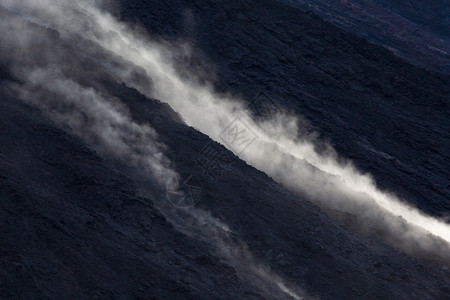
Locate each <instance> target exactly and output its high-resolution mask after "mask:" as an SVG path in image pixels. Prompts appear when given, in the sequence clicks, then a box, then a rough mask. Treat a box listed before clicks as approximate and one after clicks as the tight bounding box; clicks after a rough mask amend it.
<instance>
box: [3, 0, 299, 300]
mask: <svg viewBox="0 0 450 300" xmlns="http://www.w3.org/2000/svg"><path fill="white" fill-rule="evenodd" d="M52 2H53V1H44V2H39V3H37V2H36V1H23V2H20V3H14V2H12V1H6V0H5V1H3V0H1V1H0V4H1V5H4V6H6V7H7V8H9V9H11V10H12V11H14V12H15V13H16V14H17V15H18V16H19V17H11V15H9V14H6V15H5V17H4V18H2V19H1V20H0V33H1V34H2V37H1V38H0V41H1V43H2V44H1V46H0V55H1V57H2V58H6V59H7V60H8V61H9V64H10V67H11V70H12V72H13V73H14V75H15V76H16V77H17V78H18V79H19V80H20V81H21V83H20V84H17V83H16V84H12V83H11V85H12V87H13V91H14V92H16V93H17V94H18V95H19V96H20V98H21V99H22V100H24V101H26V102H27V103H29V104H31V105H33V106H35V107H38V108H39V109H40V110H41V111H42V112H43V113H44V114H46V115H47V116H48V117H49V118H50V119H52V120H53V121H54V122H55V123H56V124H57V125H59V126H60V127H62V128H64V129H66V130H68V131H70V132H71V133H73V134H74V135H76V136H78V137H79V138H81V139H82V140H83V141H84V142H85V143H86V144H87V145H89V146H90V147H91V148H92V149H94V150H95V151H97V152H98V153H99V154H100V155H101V156H103V157H106V158H109V159H112V160H113V161H115V162H118V163H119V164H120V165H121V166H125V167H126V168H125V169H126V170H128V171H130V168H131V169H132V170H131V171H130V172H131V175H132V176H135V178H136V177H139V176H144V177H148V178H149V179H151V181H153V182H154V183H156V187H159V188H167V187H168V185H173V186H170V187H169V188H170V189H171V190H175V189H177V186H175V185H174V183H175V182H178V181H177V180H174V178H175V177H177V176H178V175H177V174H176V172H175V171H174V170H173V169H172V168H171V163H170V161H169V160H168V159H167V157H166V156H165V155H164V153H163V152H164V151H165V150H166V147H165V146H164V145H163V144H161V143H159V142H158V141H157V138H158V136H157V134H156V132H155V130H154V129H153V128H152V127H151V126H150V125H149V124H139V123H137V122H136V121H134V120H133V118H132V117H131V115H130V113H129V112H128V109H127V107H126V106H125V105H124V104H123V103H122V102H121V101H120V99H117V98H114V97H113V96H111V95H110V94H108V93H107V92H105V91H103V89H102V85H101V83H99V82H97V81H95V79H96V78H97V77H98V78H101V79H103V78H102V76H103V75H105V74H104V73H103V71H101V70H98V74H88V73H89V72H91V69H89V68H86V69H84V68H83V67H82V66H78V65H77V63H78V62H79V61H82V60H80V59H79V57H78V56H83V55H85V54H86V53H87V54H88V55H89V54H97V55H96V56H95V57H98V56H100V55H98V53H94V52H92V53H90V52H89V51H99V49H98V48H96V49H95V50H94V49H93V48H89V47H90V46H92V45H91V44H89V43H87V41H84V43H83V44H82V45H83V47H85V49H83V50H85V51H80V52H79V53H81V54H78V53H77V51H71V50H70V47H67V45H62V46H61V45H56V44H53V45H52V44H50V43H49V41H51V39H47V36H46V35H47V34H48V32H47V31H46V30H44V32H43V31H42V29H36V28H34V29H32V27H33V26H31V25H30V24H29V22H24V20H23V18H25V19H26V20H27V21H30V20H32V19H33V18H37V19H33V21H36V22H38V23H39V21H40V20H41V19H42V20H47V21H49V22H51V23H48V24H45V26H46V27H50V26H51V27H54V28H57V29H58V31H59V32H60V33H63V37H64V34H67V36H69V37H70V38H68V40H69V41H72V42H73V41H74V40H75V39H79V38H80V37H79V36H77V35H76V32H72V31H71V30H80V32H83V33H84V32H86V30H87V31H88V32H89V30H91V29H92V32H89V34H87V36H90V35H91V34H92V35H94V36H102V35H103V32H102V31H98V29H99V28H96V27H94V28H91V27H90V26H91V25H92V19H91V20H89V18H92V17H94V19H96V18H98V17H99V15H101V13H100V12H99V11H95V15H83V13H80V12H78V13H77V12H75V11H72V10H70V9H69V10H66V8H70V6H69V7H67V6H65V3H62V2H58V3H52ZM86 7H87V8H91V7H90V5H87V6H86ZM78 9H79V8H78ZM91 9H93V8H91ZM93 12H94V10H93ZM0 13H1V11H0ZM85 13H86V11H85ZM75 16H78V17H80V18H76V17H75ZM80 19H81V20H84V21H83V22H80ZM68 20H70V21H69V23H70V22H72V24H71V26H72V25H73V28H66V27H62V28H60V27H58V26H62V24H63V23H59V22H63V21H64V22H67V21H68ZM35 27H38V26H35ZM83 27H84V31H83V30H81V29H82V28H83ZM39 30H40V31H41V32H39ZM37 31H38V32H37ZM36 32H37V33H36ZM110 34H111V33H110ZM36 35H40V36H41V38H40V39H39V40H38V41H36V40H35V37H36ZM42 36H43V37H42ZM113 36H115V34H111V37H113ZM36 43H37V44H40V45H38V47H35V44H36ZM108 46H110V47H113V48H114V47H115V46H114V43H112V44H110V45H108ZM116 46H117V47H118V49H120V47H121V46H120V44H117V45H116ZM11 50H14V51H11ZM131 51H133V50H131ZM105 57H109V56H105ZM68 59H70V62H69V60H68ZM72 60H74V61H75V62H71V61H72ZM102 63H103V65H104V67H105V68H107V69H108V68H109V69H114V68H118V66H119V65H120V66H126V65H124V64H123V61H121V60H120V58H117V57H116V61H113V60H105V61H102ZM134 69H135V67H134V66H133V67H131V68H130V67H129V68H128V70H125V71H123V72H125V73H126V74H127V75H126V76H125V75H124V77H130V78H133V80H136V74H137V73H136V71H135V70H134ZM83 75H86V76H83ZM88 75H89V76H88ZM108 76H111V77H114V75H113V74H108ZM91 80H94V81H91ZM144 190H145V191H147V192H148V193H149V194H151V195H152V196H154V194H155V193H154V191H153V190H152V189H151V188H148V187H146V188H145V189H144ZM160 194H162V191H160ZM180 196H181V195H180ZM155 201H156V203H155V205H156V206H157V207H158V208H159V209H160V210H161V211H162V212H163V213H164V214H165V215H166V217H167V219H168V220H169V221H171V222H172V224H173V225H174V226H175V227H176V228H177V229H178V230H179V231H181V232H184V233H186V234H187V235H189V236H193V237H195V238H197V239H199V240H205V241H207V242H208V244H212V245H213V246H214V247H215V248H216V250H217V253H218V255H219V256H221V257H223V258H224V259H225V260H226V261H228V262H229V263H230V264H231V265H232V266H233V267H234V268H235V269H236V270H237V274H238V276H240V277H241V278H242V279H243V280H244V281H248V280H250V284H251V285H253V286H255V287H256V288H257V289H259V290H260V291H262V292H264V294H265V295H270V296H271V297H273V298H275V299H279V298H284V297H286V295H289V296H290V297H292V298H294V299H301V298H302V296H300V295H304V293H303V291H301V290H300V289H299V288H297V287H291V288H288V287H287V285H286V283H285V282H284V281H283V280H282V279H281V278H280V277H279V276H277V275H275V274H274V273H273V272H272V271H271V270H270V268H268V267H266V266H265V265H263V264H261V263H259V262H258V261H257V259H255V258H254V257H253V256H252V254H251V253H250V251H248V249H247V247H246V245H245V244H244V243H243V242H241V241H240V240H239V239H238V238H236V237H235V236H233V235H232V233H231V230H230V229H229V228H228V226H227V225H226V224H223V223H222V222H220V221H219V220H217V219H215V218H214V217H212V216H211V215H210V214H209V213H207V212H205V211H202V210H200V209H196V208H190V209H181V210H177V209H173V207H171V206H170V205H169V204H168V202H167V201H161V200H159V199H156V200H155Z"/></svg>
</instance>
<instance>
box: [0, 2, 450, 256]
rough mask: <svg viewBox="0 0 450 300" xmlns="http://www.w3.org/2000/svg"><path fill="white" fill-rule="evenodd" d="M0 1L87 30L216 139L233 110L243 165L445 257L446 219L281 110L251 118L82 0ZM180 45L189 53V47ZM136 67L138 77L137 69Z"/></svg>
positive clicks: (119, 69)
mask: <svg viewBox="0 0 450 300" xmlns="http://www.w3.org/2000/svg"><path fill="white" fill-rule="evenodd" d="M2 2H4V3H6V4H8V5H9V7H17V9H19V8H20V9H21V11H22V12H24V13H25V14H28V15H29V16H32V17H33V18H34V20H35V21H37V22H38V23H41V24H47V25H49V26H51V27H54V28H55V29H57V30H58V31H59V32H60V33H61V34H62V36H63V37H65V38H67V39H68V40H69V41H70V40H72V41H75V40H77V39H80V38H81V37H79V33H80V32H83V33H86V34H84V35H83V38H84V39H89V40H90V41H91V42H93V43H96V44H98V45H100V46H101V47H102V48H104V49H105V51H106V52H107V53H109V54H111V53H112V55H105V56H104V59H101V63H102V64H103V65H104V66H106V67H108V68H109V69H110V70H111V71H112V72H113V73H115V74H116V75H117V76H119V77H120V78H121V79H122V80H123V81H124V82H126V83H127V84H128V85H130V86H132V87H135V88H136V89H138V90H139V91H140V92H142V93H144V94H145V95H147V96H149V97H155V98H158V99H160V100H162V101H165V102H167V103H169V104H170V105H171V107H172V108H173V109H174V110H175V111H177V112H178V113H180V115H181V116H182V117H183V118H184V120H185V121H186V122H187V124H189V125H191V126H194V127H196V128H197V129H199V130H200V131H202V132H204V133H206V134H208V135H209V136H210V137H211V138H213V139H214V140H216V141H218V142H220V143H223V141H222V139H221V138H220V135H221V133H222V132H223V130H224V128H226V127H227V126H228V124H230V123H231V122H233V120H235V119H236V113H237V112H239V113H240V120H241V121H242V122H243V123H244V124H245V125H246V126H247V127H248V128H250V129H251V131H252V132H254V133H256V135H257V136H258V139H256V141H255V142H254V143H252V144H251V145H250V146H249V147H248V148H247V149H246V150H245V151H244V152H239V151H236V150H235V149H233V148H230V150H232V151H233V150H234V151H235V153H236V154H238V155H239V156H240V157H241V158H242V159H244V160H245V161H247V162H248V163H249V164H251V165H253V166H255V167H256V168H258V169H260V170H262V171H264V172H266V173H267V174H268V175H270V176H272V177H273V178H274V179H275V180H277V181H278V182H280V183H282V184H284V185H285V186H287V187H288V188H290V189H292V190H294V191H296V192H299V193H302V194H305V195H307V196H308V198H309V199H311V200H313V201H315V202H317V203H319V204H320V205H321V206H322V207H324V208H326V209H328V210H339V211H344V212H350V213H352V214H353V215H355V216H356V217H357V218H358V220H359V222H360V223H361V225H363V226H367V227H371V226H375V227H381V228H383V230H385V231H388V235H389V236H390V238H389V239H390V242H392V243H394V244H395V245H396V246H399V247H401V248H402V249H403V250H404V251H406V252H409V253H414V251H415V250H416V249H417V250H420V251H425V252H428V253H433V254H436V255H438V256H439V257H441V258H444V259H446V260H449V259H450V254H449V251H448V249H449V244H448V243H449V242H450V226H449V224H447V223H446V222H444V221H441V220H439V219H437V218H434V217H431V216H429V215H426V214H425V213H423V212H421V211H419V210H418V209H416V208H414V207H412V206H410V205H408V204H407V203H405V202H403V201H402V200H401V199H398V198H397V197H396V196H395V195H393V194H391V193H389V192H386V191H382V190H380V189H378V188H377V187H376V184H375V182H374V180H373V179H372V178H371V176H370V175H365V174H361V173H360V172H359V171H358V170H357V169H356V168H355V167H354V166H353V165H352V164H351V163H349V162H347V163H342V162H340V160H338V159H337V155H336V153H334V151H330V152H329V153H327V154H319V153H317V152H316V151H315V150H314V144H313V143H312V142H310V141H307V140H301V139H297V138H292V135H288V134H286V132H295V131H296V130H297V119H296V117H293V116H288V115H282V114H280V115H278V116H277V117H276V118H275V119H274V120H268V121H263V122H261V121H256V120H254V119H253V118H252V117H251V115H250V114H248V113H246V112H245V109H244V106H243V104H242V102H241V101H238V99H236V98H233V97H231V96H227V95H223V94H218V93H216V92H214V89H213V88H212V86H210V85H207V84H203V83H202V84H200V83H199V81H197V80H196V79H195V76H194V75H193V76H192V77H193V78H190V79H189V80H188V79H186V78H184V77H182V76H181V75H180V74H179V73H178V72H177V70H176V68H175V67H174V65H173V57H172V56H174V55H175V54H173V53H172V52H171V47H168V46H167V45H166V46H164V45H163V44H162V43H160V44H158V43H154V42H151V41H149V40H148V39H147V38H146V36H145V35H144V34H141V33H139V32H138V31H136V30H133V29H131V28H130V27H129V26H127V25H125V24H123V23H120V22H118V21H116V20H115V19H114V18H113V17H112V16H111V15H109V14H107V13H104V12H102V11H100V10H98V9H97V8H96V7H94V6H93V5H90V4H89V3H87V2H85V1H78V2H76V3H75V4H70V3H68V2H64V1H62V2H61V1H60V2H59V6H58V5H54V6H53V9H52V10H50V11H48V10H42V7H41V3H39V4H37V3H33V2H32V1H31V2H32V3H30V1H25V2H23V3H25V4H22V6H18V5H15V6H14V5H13V4H12V3H13V2H12V1H11V0H2ZM47 2H50V3H51V2H52V1H49V0H47ZM62 7H64V9H62ZM80 7H82V8H80ZM67 20H70V22H68V23H69V24H70V26H67V25H66V24H67ZM181 48H182V49H185V50H186V51H187V52H189V48H188V47H184V48H183V47H181ZM142 70H144V73H142V72H141V71H142ZM138 73H139V74H141V75H142V76H136V74H138ZM224 144H225V143H224ZM225 146H226V145H225ZM267 158H270V159H267ZM363 222H364V223H368V224H362V223H363Z"/></svg>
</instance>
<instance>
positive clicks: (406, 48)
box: [281, 0, 450, 74]
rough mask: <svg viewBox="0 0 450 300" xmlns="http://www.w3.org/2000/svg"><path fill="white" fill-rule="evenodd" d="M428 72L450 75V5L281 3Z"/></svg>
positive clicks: (389, 0)
mask: <svg viewBox="0 0 450 300" xmlns="http://www.w3.org/2000/svg"><path fill="white" fill-rule="evenodd" d="M281 2H284V3H288V4H290V5H292V6H294V7H299V8H301V9H302V10H303V11H306V12H308V11H309V12H314V13H316V14H318V15H319V16H321V17H322V18H324V19H325V20H327V21H329V22H331V23H333V24H335V25H337V26H339V27H340V28H343V29H345V30H347V31H349V32H352V33H354V34H356V35H358V36H360V37H365V38H367V39H368V40H369V41H371V42H373V43H375V44H378V45H382V46H385V47H386V48H387V49H389V50H391V51H392V52H393V53H395V54H396V55H398V56H400V57H403V58H404V59H406V60H407V61H409V62H411V63H413V64H416V65H419V66H422V67H424V68H427V69H432V70H438V71H440V72H445V73H446V74H450V32H449V28H450V19H449V17H448V16H449V14H450V2H449V1H448V0H430V1H420V0H413V1H407V2H405V1H401V0H394V1H393V0H357V1H354V0H352V1H330V0H319V1H314V2H312V1H304V0H281Z"/></svg>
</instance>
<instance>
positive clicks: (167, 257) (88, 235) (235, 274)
mask: <svg viewBox="0 0 450 300" xmlns="http://www.w3.org/2000/svg"><path fill="white" fill-rule="evenodd" d="M0 3H1V2H0ZM380 3H381V1H380ZM385 5H388V4H385ZM402 12H403V11H402ZM1 13H2V14H9V12H5V11H1ZM404 13H405V14H406V13H411V12H404ZM114 14H115V15H117V16H118V17H120V18H121V20H123V21H125V22H129V23H137V24H140V25H142V26H144V27H145V29H146V30H147V31H148V33H149V35H150V36H151V37H153V38H155V39H158V38H159V39H164V40H180V39H181V40H188V41H190V42H191V43H192V44H193V45H194V50H195V55H194V57H193V58H192V59H189V60H187V59H185V58H184V57H179V58H178V59H179V65H178V68H179V70H180V72H183V70H186V69H187V68H188V67H189V68H198V69H199V70H201V69H204V68H210V69H207V70H206V71H205V72H206V73H207V74H206V75H205V77H206V76H208V77H209V78H213V77H214V78H216V80H215V86H216V88H217V89H218V90H221V91H228V92H232V93H235V94H240V95H243V97H244V98H245V99H246V100H247V101H251V99H252V98H253V97H254V96H255V95H256V94H258V93H259V92H261V91H264V92H265V93H266V94H267V95H268V96H269V97H270V98H271V99H272V100H273V101H274V102H275V103H276V104H277V105H278V106H280V107H283V108H285V109H286V110H289V111H291V112H295V113H296V114H298V115H301V116H303V117H305V119H306V120H308V122H309V123H310V125H309V126H307V129H306V130H307V131H308V132H309V133H311V132H313V131H315V132H318V134H319V146H318V147H320V141H321V142H330V143H331V144H333V146H334V147H335V148H336V150H337V152H338V153H339V154H340V155H342V156H343V157H345V158H349V159H352V160H353V161H354V162H355V164H356V165H357V166H358V168H359V169H361V170H363V171H364V172H368V173H371V174H372V175H373V177H374V178H375V179H376V181H377V183H378V184H379V186H380V187H382V188H383V189H387V190H390V191H393V192H395V193H397V194H398V195H400V196H401V197H403V198H404V199H407V200H408V201H410V202H411V204H413V205H415V206H417V207H418V208H420V209H421V210H423V211H425V212H427V213H429V214H431V215H434V216H439V217H446V216H448V215H449V212H450V197H449V187H450V186H449V182H448V179H449V178H450V170H449V169H448V166H449V153H450V152H449V151H448V150H449V149H450V136H449V132H450V125H449V122H448V117H449V102H450V97H449V95H450V78H449V77H448V76H447V75H443V74H440V73H437V72H436V73H435V72H433V71H427V70H425V69H423V68H419V67H417V66H414V65H412V64H410V63H408V62H406V61H404V60H402V59H401V58H400V57H398V56H395V55H394V54H392V53H391V52H390V51H388V50H386V49H385V48H383V47H381V46H377V45H374V44H371V43H369V42H367V41H366V40H365V39H362V38H358V37H355V36H354V35H353V34H351V33H347V32H345V31H344V30H343V29H340V28H338V27H336V26H335V25H332V24H329V23H327V22H325V21H323V20H321V19H320V18H319V16H317V15H315V14H312V13H307V12H304V11H302V10H300V9H297V8H293V7H292V6H289V5H286V4H282V3H280V2H279V1H273V0H243V1H234V0H230V1H220V0H206V1H205V0H203V1H200V0H194V1H183V0H177V1H175V0H174V1H149V0H147V1H144V0H143V1H137V0H129V1H125V0H124V1H121V2H120V5H117V6H116V7H115V10H114ZM411 18H416V17H415V16H414V15H412V16H411ZM425 21H426V20H424V21H423V22H425ZM27 26H35V25H30V24H27ZM436 26H438V25H436ZM433 28H434V29H435V27H433ZM441 29H442V28H441ZM49 32H50V33H49ZM440 33H442V34H445V30H444V31H443V32H440ZM45 34H46V38H45V39H44V42H45V41H48V42H49V43H51V44H52V45H53V46H54V47H55V48H58V49H61V52H64V53H70V56H67V57H66V56H64V57H56V58H55V57H47V58H45V59H42V60H40V61H36V64H37V65H38V64H41V65H46V64H50V63H55V62H57V61H58V60H61V61H64V60H65V61H70V62H69V63H67V64H68V66H70V67H68V68H67V69H66V70H65V72H68V73H70V72H73V75H72V76H73V77H72V78H74V80H77V82H80V83H82V85H83V86H84V85H86V86H89V87H92V88H94V89H96V90H99V91H104V92H107V93H109V94H110V95H112V96H114V97H116V98H118V99H120V100H121V101H122V102H123V103H124V104H125V105H126V107H127V108H128V109H129V111H130V115H131V118H132V120H133V121H135V122H136V123H137V124H143V123H149V124H151V126H152V127H154V128H155V130H156V132H157V133H158V139H159V141H160V142H162V143H164V145H166V147H167V151H166V153H165V154H166V155H167V157H168V158H169V159H170V160H171V161H172V162H174V168H175V169H176V170H177V171H178V172H179V173H184V172H189V173H191V174H193V175H195V176H196V177H197V178H201V182H202V193H203V194H202V197H201V199H200V200H199V201H198V202H197V203H196V204H195V209H199V210H201V211H205V212H209V213H210V214H211V215H212V216H213V217H214V218H216V219H217V220H219V221H220V222H223V223H225V224H227V225H228V227H229V229H230V234H229V235H227V236H226V237H225V238H224V239H225V241H226V245H234V246H235V247H234V248H232V247H231V246H230V248H232V249H231V250H230V249H225V251H224V250H223V249H218V248H221V247H220V245H222V244H220V243H219V242H217V240H221V236H219V234H218V235H217V236H212V237H211V236H209V235H206V234H204V235H202V234H203V233H204V232H208V233H209V231H208V229H204V228H203V227H207V226H206V225H205V224H201V225H198V224H195V226H197V227H196V228H199V229H198V232H200V234H198V235H195V234H185V231H188V229H186V228H184V229H183V226H186V227H189V226H190V225H191V224H190V222H187V221H186V220H189V219H188V218H186V219H184V216H180V215H176V214H175V215H176V217H179V219H178V221H174V220H173V219H172V218H173V215H172V214H170V213H168V211H169V210H164V209H162V207H165V206H164V205H166V204H164V203H161V200H160V198H161V193H163V192H164V191H160V190H158V188H157V187H155V186H153V184H152V183H151V182H148V181H146V180H144V179H142V178H139V174H137V173H138V172H137V171H136V172H133V171H130V169H129V168H127V166H126V165H125V166H124V164H123V162H120V163H118V162H117V161H114V159H112V158H110V157H103V156H102V155H100V153H98V152H96V151H94V150H93V149H91V148H90V147H88V145H86V144H85V143H84V142H83V141H82V140H81V139H79V138H77V137H76V136H75V135H72V134H71V133H70V130H65V129H64V128H62V127H61V126H58V125H57V124H55V123H54V122H52V121H50V120H49V119H48V118H47V117H46V115H45V114H44V113H43V112H42V111H40V110H38V109H36V108H35V107H32V106H30V105H28V104H26V103H24V102H22V101H21V100H19V99H18V97H17V95H16V94H15V93H14V89H12V88H11V87H13V86H16V87H17V86H19V87H20V86H21V85H22V84H23V82H21V79H20V78H16V77H15V75H13V74H11V73H12V72H11V64H12V62H11V61H8V60H7V56H5V55H2V56H0V299H62V298H64V299H66V298H68V299H280V298H287V299H289V296H288V294H286V293H281V292H280V290H279V289H277V288H275V287H273V286H270V285H268V284H267V282H270V279H272V278H269V279H268V278H267V277H269V276H268V275H265V276H260V277H257V276H256V275H249V276H247V275H246V274H247V273H246V272H249V273H251V272H250V271H249V270H247V268H248V265H250V264H251V263H254V264H255V265H257V266H264V267H261V268H259V267H258V268H256V269H257V271H259V273H258V272H254V273H255V274H273V278H275V277H276V278H282V279H283V281H284V283H285V285H286V286H287V287H288V288H289V289H290V290H292V291H294V292H295V293H297V294H299V295H304V296H305V298H306V299H308V298H320V299H322V298H323V299H360V298H362V299H383V298H387V299H448V298H450V288H449V282H450V271H449V269H448V268H449V267H450V262H448V263H447V262H445V261H444V262H443V261H437V260H435V259H434V258H433V257H425V258H424V257H412V256H409V255H407V254H405V253H403V252H402V251H400V250H399V249H395V248H393V247H391V246H389V245H387V244H386V243H385V241H384V240H383V238H382V237H380V236H377V235H370V234H368V235H364V234H361V233H360V232H357V231H355V230H354V227H352V226H347V225H348V224H340V223H339V222H338V221H336V220H335V219H333V218H331V217H330V216H329V215H327V214H326V213H325V212H324V211H323V210H321V209H320V208H319V207H317V206H316V205H313V204H312V203H311V202H309V201H308V199H305V198H303V197H299V196H298V195H294V194H293V193H291V192H290V191H288V190H287V189H285V188H284V187H282V186H280V185H278V184H277V183H276V182H274V181H273V180H272V179H271V178H270V177H268V176H267V175H266V174H264V173H263V172H260V171H258V170H257V169H255V168H253V167H251V166H249V165H248V164H246V163H245V162H244V161H242V160H240V159H239V158H238V157H236V156H234V155H233V154H232V153H231V152H229V151H228V150H227V149H225V148H224V147H223V146H221V145H219V144H217V143H215V142H213V141H211V140H210V139H209V138H208V137H207V136H206V135H204V134H202V133H200V132H199V131H197V130H195V129H194V128H192V127H189V126H187V125H186V124H184V122H183V120H182V118H181V117H180V116H178V114H177V113H176V112H174V111H173V110H172V109H171V108H170V107H169V106H168V105H167V104H163V103H161V102H160V101H159V100H158V99H148V98H146V97H145V96H143V95H142V94H140V93H139V92H138V91H136V90H135V89H133V88H130V87H128V86H127V85H125V84H124V83H122V82H120V81H117V80H116V78H115V77H114V76H113V74H108V72H107V71H106V70H105V69H104V68H103V66H101V65H99V64H97V62H96V60H95V58H92V57H89V56H88V55H84V53H79V52H78V50H77V48H76V47H74V48H73V47H72V46H71V45H70V44H68V43H66V42H65V41H63V40H61V39H60V37H59V35H58V34H57V32H52V31H47V32H46V33H45ZM44 42H41V43H44ZM9 46H10V45H5V44H3V45H0V49H1V50H2V51H1V52H2V53H4V50H5V49H9V48H8V47H9ZM36 47H39V45H37V46H36ZM63 50H64V51H63ZM27 59H32V55H31V54H30V56H29V57H27V58H24V60H27ZM211 66H212V67H211ZM211 68H213V69H211ZM203 71H204V70H203ZM186 76H188V74H186ZM99 78H100V79H99ZM308 132H307V133H306V134H308ZM208 143H213V145H214V146H215V147H217V148H218V149H220V151H222V152H223V153H225V154H226V155H227V157H229V158H230V161H229V162H230V166H229V168H227V169H226V170H224V172H223V174H222V176H220V178H217V179H216V180H211V179H210V178H205V176H204V174H203V172H202V170H201V169H200V168H198V167H197V166H196V164H195V159H196V156H197V155H198V153H199V152H200V151H201V150H202V148H203V147H204V146H205V145H206V144H208ZM268 159H270V158H268ZM125 163H126V162H125ZM169 206H170V205H169ZM174 211H176V209H174ZM349 218H350V219H351V216H350V217H349ZM185 221H186V224H183V222H185ZM180 228H181V229H180ZM203 229H204V231H203ZM227 251H229V252H232V253H233V252H236V253H238V254H227ZM239 253H244V254H239ZM248 253H250V254H251V255H250V254H248ZM233 255H235V256H233ZM229 256H232V257H238V258H239V259H237V261H236V260H234V261H233V260H230V259H229ZM268 270H269V271H268ZM265 272H267V273H265ZM243 274H244V275H243ZM252 274H253V273H252ZM261 278H263V279H264V280H263V279H261Z"/></svg>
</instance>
